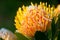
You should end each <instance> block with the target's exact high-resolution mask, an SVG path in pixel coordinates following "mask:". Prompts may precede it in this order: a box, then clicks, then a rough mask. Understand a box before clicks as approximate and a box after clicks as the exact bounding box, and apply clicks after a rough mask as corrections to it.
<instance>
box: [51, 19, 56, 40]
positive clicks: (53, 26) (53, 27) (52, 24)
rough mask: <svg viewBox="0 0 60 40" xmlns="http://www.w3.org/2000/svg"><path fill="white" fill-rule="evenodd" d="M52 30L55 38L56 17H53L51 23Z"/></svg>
mask: <svg viewBox="0 0 60 40" xmlns="http://www.w3.org/2000/svg"><path fill="white" fill-rule="evenodd" d="M51 31H52V40H54V37H55V32H56V26H55V20H54V18H53V19H52V23H51Z"/></svg>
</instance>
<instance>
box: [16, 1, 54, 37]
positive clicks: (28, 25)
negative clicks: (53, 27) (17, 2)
mask: <svg viewBox="0 0 60 40" xmlns="http://www.w3.org/2000/svg"><path fill="white" fill-rule="evenodd" d="M53 11H54V8H53V7H50V5H49V6H48V7H47V3H42V2H40V4H39V5H37V4H35V5H34V4H33V3H31V5H30V6H23V7H22V8H20V7H19V9H18V11H17V15H16V16H15V26H16V28H17V30H18V31H19V33H21V34H23V35H24V36H29V37H33V36H34V34H35V32H36V31H41V32H45V31H47V29H48V28H49V26H50V23H51V19H52V18H53Z"/></svg>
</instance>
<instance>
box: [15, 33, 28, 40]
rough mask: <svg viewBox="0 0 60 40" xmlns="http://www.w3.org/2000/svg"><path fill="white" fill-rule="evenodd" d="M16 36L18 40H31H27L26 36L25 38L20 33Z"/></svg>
mask: <svg viewBox="0 0 60 40" xmlns="http://www.w3.org/2000/svg"><path fill="white" fill-rule="evenodd" d="M15 34H16V36H17V40H29V39H28V38H26V37H25V36H23V35H22V34H20V33H15Z"/></svg>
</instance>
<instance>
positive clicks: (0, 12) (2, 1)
mask: <svg viewBox="0 0 60 40" xmlns="http://www.w3.org/2000/svg"><path fill="white" fill-rule="evenodd" d="M31 2H33V3H37V4H39V3H40V2H47V3H48V4H50V5H51V6H52V5H54V6H55V7H56V6H57V5H58V4H60V0H0V28H7V29H9V30H11V31H12V32H14V31H15V30H16V28H15V26H14V17H15V15H16V12H17V10H18V8H19V7H22V5H26V6H28V5H30V3H31Z"/></svg>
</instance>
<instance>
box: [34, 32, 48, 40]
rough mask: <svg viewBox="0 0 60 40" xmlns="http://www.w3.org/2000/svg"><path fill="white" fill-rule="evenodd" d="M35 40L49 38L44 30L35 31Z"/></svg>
mask: <svg viewBox="0 0 60 40" xmlns="http://www.w3.org/2000/svg"><path fill="white" fill-rule="evenodd" d="M34 38H35V40H49V39H48V36H47V35H46V34H45V33H44V32H40V31H37V32H36V33H35V36H34Z"/></svg>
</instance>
